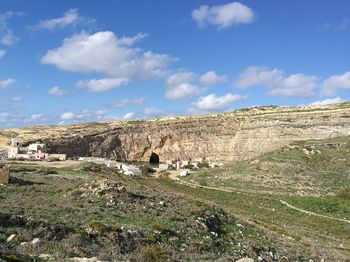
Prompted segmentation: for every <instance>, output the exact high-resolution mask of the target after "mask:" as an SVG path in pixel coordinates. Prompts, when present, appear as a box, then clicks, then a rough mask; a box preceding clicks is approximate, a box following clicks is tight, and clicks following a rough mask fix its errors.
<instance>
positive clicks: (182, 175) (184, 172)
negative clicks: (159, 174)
mask: <svg viewBox="0 0 350 262" xmlns="http://www.w3.org/2000/svg"><path fill="white" fill-rule="evenodd" d="M189 173H190V171H189V170H181V172H180V176H181V177H185V176H188V175H189Z"/></svg>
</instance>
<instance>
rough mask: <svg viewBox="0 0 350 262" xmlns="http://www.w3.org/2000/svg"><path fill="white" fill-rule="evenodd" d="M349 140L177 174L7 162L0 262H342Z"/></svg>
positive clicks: (349, 204)
mask: <svg viewBox="0 0 350 262" xmlns="http://www.w3.org/2000/svg"><path fill="white" fill-rule="evenodd" d="M349 141H350V136H346V137H337V138H332V139H326V140H309V141H303V142H297V143H293V144H292V145H289V146H286V147H284V148H282V149H280V150H276V151H273V152H270V153H266V154H263V155H261V156H259V157H257V158H254V159H253V160H245V161H236V162H232V163H230V164H228V165H226V166H224V167H222V168H220V169H206V168H204V169H200V170H198V171H193V172H192V173H191V174H190V175H189V176H188V177H184V178H179V177H173V176H172V175H171V174H168V173H167V172H162V173H158V174H157V175H150V174H148V175H147V174H145V175H144V176H142V177H139V178H132V177H128V176H125V175H122V174H119V173H118V171H117V170H115V169H111V168H107V167H106V166H101V165H96V164H91V163H81V162H77V161H70V162H69V163H67V164H62V165H56V163H43V164H41V163H37V164H33V163H26V162H22V163H21V162H17V163H15V162H12V164H11V176H12V177H11V183H10V184H9V185H6V186H2V187H1V190H0V200H1V201H0V259H1V258H3V259H5V260H6V261H85V260H74V258H76V257H78V258H83V257H88V258H91V257H96V258H97V259H98V260H100V261H237V260H238V259H240V258H242V257H249V258H253V259H254V261H268V262H273V261H349V258H350V242H349V237H348V236H349V233H350V172H349V167H350V164H349V156H350V142H349ZM11 236H13V237H12V238H11ZM9 239H10V240H9ZM90 261H94V260H90Z"/></svg>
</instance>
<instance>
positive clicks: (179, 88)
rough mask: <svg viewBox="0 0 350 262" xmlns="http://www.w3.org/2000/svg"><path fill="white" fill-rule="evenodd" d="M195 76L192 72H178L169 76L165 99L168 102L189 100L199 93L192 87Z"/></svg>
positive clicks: (195, 86) (195, 87) (196, 87)
mask: <svg viewBox="0 0 350 262" xmlns="http://www.w3.org/2000/svg"><path fill="white" fill-rule="evenodd" d="M194 80H195V75H194V74H193V73H192V72H188V71H180V72H177V73H174V74H172V75H170V76H169V77H168V79H167V81H166V92H165V98H166V99H169V100H179V99H190V98H191V97H192V96H194V95H197V94H199V93H200V92H201V88H200V87H198V86H197V85H194V84H193V83H192V82H193V81H194Z"/></svg>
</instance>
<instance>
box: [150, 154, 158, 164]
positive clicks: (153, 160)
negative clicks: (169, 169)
mask: <svg viewBox="0 0 350 262" xmlns="http://www.w3.org/2000/svg"><path fill="white" fill-rule="evenodd" d="M149 163H150V164H153V165H158V164H159V155H158V154H156V153H154V152H152V155H151V157H150V158H149Z"/></svg>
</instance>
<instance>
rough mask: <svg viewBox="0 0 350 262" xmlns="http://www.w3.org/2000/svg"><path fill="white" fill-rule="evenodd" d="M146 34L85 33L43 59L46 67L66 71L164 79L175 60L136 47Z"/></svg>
mask: <svg viewBox="0 0 350 262" xmlns="http://www.w3.org/2000/svg"><path fill="white" fill-rule="evenodd" d="M144 37H145V34H141V33H140V34H137V35H136V36H133V37H121V38H118V37H117V36H116V35H115V34H114V33H113V32H108V31H105V32H97V33H95V34H91V35H89V34H87V33H85V32H82V33H80V34H77V35H73V36H71V37H69V38H66V39H65V40H64V41H63V44H62V46H60V47H58V48H56V49H52V50H49V51H48V52H46V54H45V55H44V56H43V57H42V58H41V62H42V63H43V64H51V65H55V66H56V67H58V68H59V69H61V70H63V71H70V72H80V73H89V72H98V73H104V74H106V75H107V76H110V77H113V78H117V77H121V78H128V79H130V78H138V79H148V78H154V77H160V76H163V75H164V74H165V73H166V72H167V70H168V66H169V64H170V63H171V62H172V61H174V58H172V57H170V56H169V55H164V54H157V53H153V52H151V51H143V50H142V49H140V48H138V47H134V45H135V44H136V43H137V42H138V41H140V40H141V39H143V38H144Z"/></svg>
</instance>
